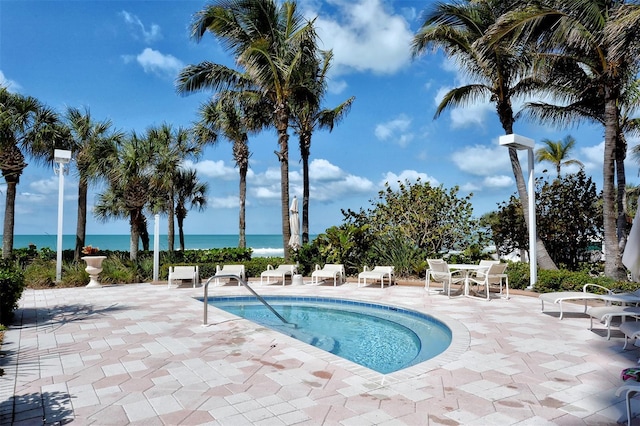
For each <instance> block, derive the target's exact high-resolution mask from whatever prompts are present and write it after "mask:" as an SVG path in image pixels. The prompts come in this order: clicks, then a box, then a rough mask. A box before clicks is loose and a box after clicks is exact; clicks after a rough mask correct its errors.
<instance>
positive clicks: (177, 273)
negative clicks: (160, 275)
mask: <svg viewBox="0 0 640 426" xmlns="http://www.w3.org/2000/svg"><path fill="white" fill-rule="evenodd" d="M176 280H179V281H182V280H184V281H191V282H192V283H193V288H196V286H197V285H198V282H199V280H200V273H199V270H198V265H195V266H169V280H168V281H167V288H170V287H171V285H173V284H175V281H176ZM179 286H180V284H178V287H179Z"/></svg>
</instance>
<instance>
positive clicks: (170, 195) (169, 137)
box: [147, 123, 200, 251]
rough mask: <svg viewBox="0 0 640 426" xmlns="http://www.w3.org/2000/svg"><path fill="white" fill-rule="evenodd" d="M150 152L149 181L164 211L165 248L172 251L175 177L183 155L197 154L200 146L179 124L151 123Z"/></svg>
mask: <svg viewBox="0 0 640 426" xmlns="http://www.w3.org/2000/svg"><path fill="white" fill-rule="evenodd" d="M147 138H148V140H149V143H150V146H149V148H150V149H151V151H152V152H151V154H152V159H150V161H151V163H152V164H153V167H154V168H155V172H154V173H153V175H152V179H151V185H153V188H154V189H155V191H156V192H157V194H160V197H161V198H160V200H158V202H157V203H155V206H156V207H152V210H154V211H153V213H155V212H156V211H155V210H158V209H159V210H161V211H166V212H167V216H168V219H167V226H168V230H167V239H168V249H169V251H173V249H174V247H175V243H174V240H175V223H174V218H175V205H176V199H175V198H176V187H175V185H176V179H177V176H178V174H179V173H180V168H181V163H182V162H183V161H184V160H185V158H189V157H193V158H195V157H197V155H199V153H200V147H199V146H198V145H197V144H195V143H194V141H193V140H192V138H191V133H190V131H188V130H186V129H183V128H178V129H176V130H174V129H173V128H172V127H171V125H169V124H166V123H164V124H162V125H161V126H159V127H151V128H150V129H149V130H148V131H147Z"/></svg>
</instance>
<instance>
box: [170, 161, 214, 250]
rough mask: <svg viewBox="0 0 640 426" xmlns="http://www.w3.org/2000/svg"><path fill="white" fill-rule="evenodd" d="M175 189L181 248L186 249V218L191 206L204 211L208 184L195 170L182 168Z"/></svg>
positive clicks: (177, 176)
mask: <svg viewBox="0 0 640 426" xmlns="http://www.w3.org/2000/svg"><path fill="white" fill-rule="evenodd" d="M175 189H176V221H177V222H178V234H179V239H180V250H182V251H184V249H185V247H184V219H185V218H186V217H187V213H188V212H189V209H190V208H192V207H196V208H197V209H198V210H200V211H202V210H203V209H204V208H205V207H206V205H207V190H208V185H207V184H206V182H200V181H199V180H198V175H197V174H196V171H195V170H192V169H184V168H180V170H179V171H178V174H177V175H176V180H175Z"/></svg>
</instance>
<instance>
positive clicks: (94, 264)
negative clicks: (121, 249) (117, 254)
mask: <svg viewBox="0 0 640 426" xmlns="http://www.w3.org/2000/svg"><path fill="white" fill-rule="evenodd" d="M106 258H107V256H84V257H81V258H80V259H82V260H84V261H85V262H87V267H86V268H85V271H87V274H89V278H90V280H89V284H87V287H102V285H101V284H100V281H99V280H98V275H100V272H102V261H103V260H105V259H106Z"/></svg>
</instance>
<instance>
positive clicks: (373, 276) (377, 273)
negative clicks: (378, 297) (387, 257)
mask: <svg viewBox="0 0 640 426" xmlns="http://www.w3.org/2000/svg"><path fill="white" fill-rule="evenodd" d="M385 277H386V278H387V280H388V282H389V286H391V284H392V283H393V280H394V275H393V266H375V267H374V268H373V269H369V267H368V266H365V267H364V270H363V271H362V272H360V273H359V274H358V287H360V280H363V282H364V284H363V285H365V286H366V285H367V279H370V280H374V281H378V280H379V281H380V288H383V287H384V279H385Z"/></svg>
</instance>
